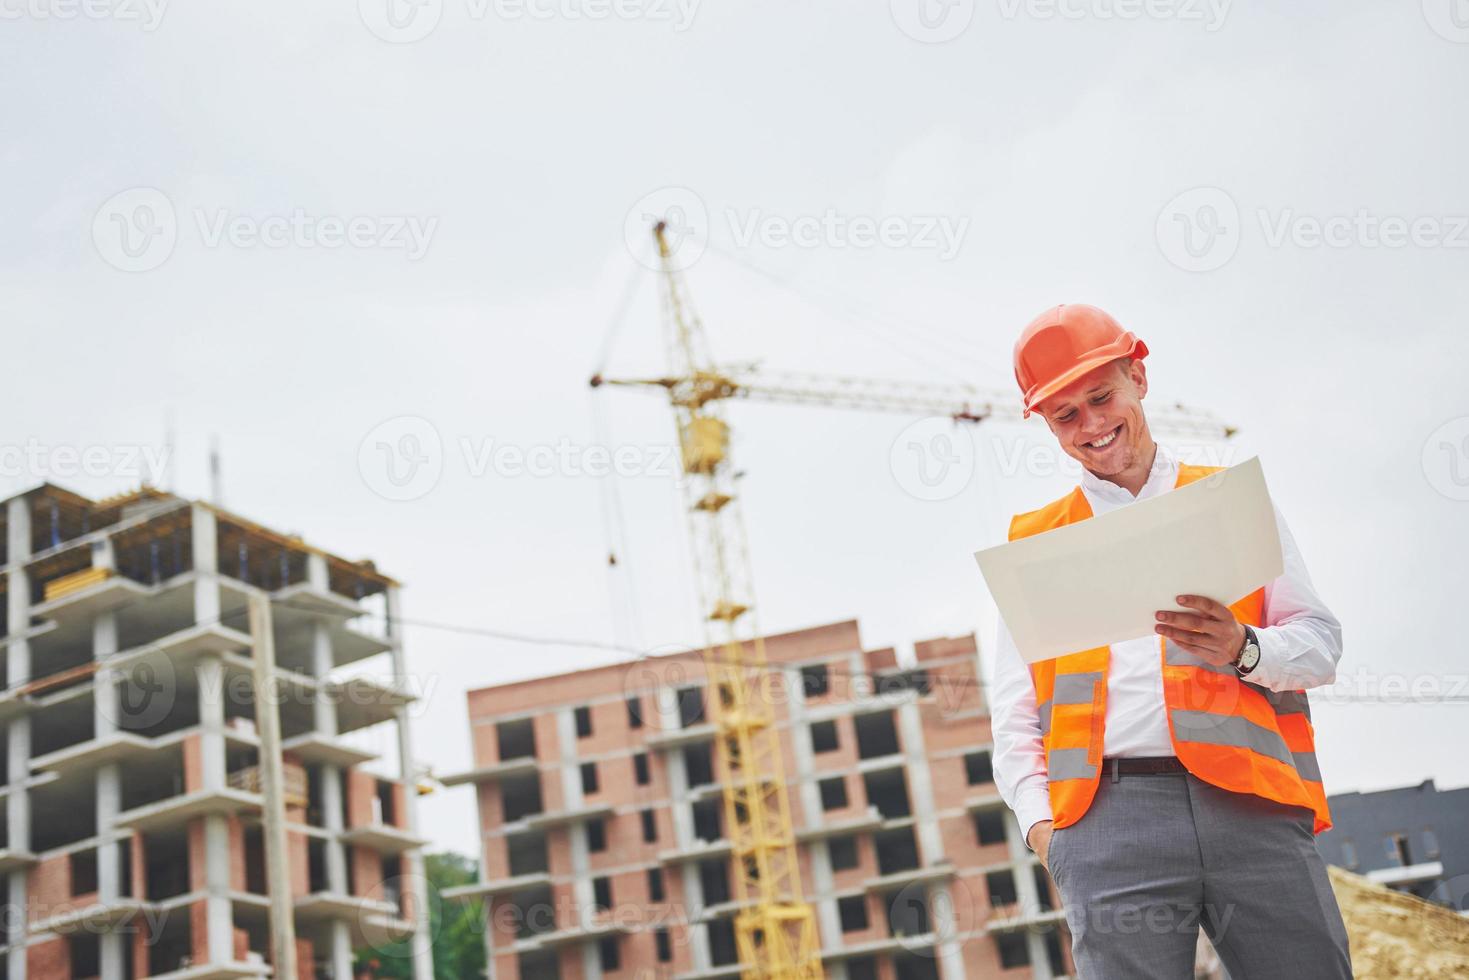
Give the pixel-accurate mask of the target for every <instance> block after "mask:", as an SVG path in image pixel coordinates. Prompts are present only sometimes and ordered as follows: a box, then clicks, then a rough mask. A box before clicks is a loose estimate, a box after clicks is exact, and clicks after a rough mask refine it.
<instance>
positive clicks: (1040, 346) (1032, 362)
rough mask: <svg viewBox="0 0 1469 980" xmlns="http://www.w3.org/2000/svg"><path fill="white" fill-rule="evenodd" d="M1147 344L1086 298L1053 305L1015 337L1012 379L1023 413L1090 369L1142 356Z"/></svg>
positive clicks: (1032, 408)
mask: <svg viewBox="0 0 1469 980" xmlns="http://www.w3.org/2000/svg"><path fill="white" fill-rule="evenodd" d="M1147 356H1148V345H1147V344H1145V343H1143V342H1142V341H1141V340H1139V339H1138V338H1137V337H1136V336H1135V335H1134V334H1132V333H1131V332H1129V331H1127V330H1123V329H1122V325H1121V324H1120V323H1118V322H1117V321H1116V320H1114V319H1112V317H1111V316H1109V315H1108V314H1107V313H1106V312H1104V311H1102V310H1099V309H1097V308H1096V307H1095V306H1087V305H1086V304H1085V303H1065V304H1062V305H1061V306H1053V307H1051V308H1050V309H1049V310H1046V312H1044V313H1042V314H1041V315H1040V316H1038V317H1036V318H1035V319H1034V320H1032V321H1030V325H1029V326H1027V327H1026V328H1025V331H1024V332H1023V333H1021V335H1020V339H1019V340H1017V341H1016V342H1015V380H1016V382H1018V383H1019V385H1020V391H1021V393H1022V395H1023V396H1024V398H1025V415H1026V416H1027V417H1028V416H1029V415H1030V413H1031V412H1033V411H1035V407H1036V406H1037V405H1039V404H1040V403H1041V402H1043V401H1045V400H1046V399H1047V398H1049V397H1051V396H1052V395H1054V394H1055V393H1056V392H1058V391H1060V390H1061V389H1062V388H1064V387H1066V386H1067V385H1069V384H1071V382H1073V381H1075V380H1076V379H1077V378H1079V377H1081V376H1082V375H1083V374H1086V373H1087V372H1088V371H1090V370H1092V369H1093V368H1098V367H1101V366H1102V365H1103V364H1106V363H1107V362H1108V361H1115V360H1116V359H1117V358H1119V357H1131V358H1133V359H1134V360H1139V361H1140V360H1142V359H1143V358H1145V357H1147Z"/></svg>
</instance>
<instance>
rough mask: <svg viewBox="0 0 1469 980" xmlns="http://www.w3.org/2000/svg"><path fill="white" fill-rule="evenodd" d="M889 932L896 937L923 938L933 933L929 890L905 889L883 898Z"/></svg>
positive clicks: (890, 893)
mask: <svg viewBox="0 0 1469 980" xmlns="http://www.w3.org/2000/svg"><path fill="white" fill-rule="evenodd" d="M883 905H884V906H886V907H887V913H888V932H889V934H891V935H894V936H922V935H924V934H925V933H928V932H931V931H933V926H932V925H931V924H930V923H929V915H928V889H926V888H904V889H902V890H901V891H895V892H889V893H888V894H886V895H884V896H883Z"/></svg>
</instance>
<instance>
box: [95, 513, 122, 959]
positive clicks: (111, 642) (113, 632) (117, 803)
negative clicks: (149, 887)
mask: <svg viewBox="0 0 1469 980" xmlns="http://www.w3.org/2000/svg"><path fill="white" fill-rule="evenodd" d="M99 562H101V563H103V564H105V565H106V566H107V567H111V562H112V543H111V542H110V541H99V542H96V543H95V544H94V545H93V547H92V563H93V564H94V565H96V564H98V563H99ZM116 653H117V613H115V612H104V613H100V614H99V615H98V616H97V617H96V618H94V619H93V620H92V659H93V660H96V661H97V662H99V663H105V662H106V661H107V660H108V658H110V657H112V656H113V655H114V654H116ZM118 684H119V678H118V676H117V674H116V673H115V672H114V671H112V670H111V669H109V668H107V667H101V668H100V669H98V671H97V673H96V675H95V677H94V679H93V684H92V699H93V710H92V726H93V734H94V735H95V737H97V738H99V739H102V738H107V737H109V736H111V735H115V734H116V733H117V731H118V729H119V727H120V726H119V721H120V720H121V719H120V715H119V708H120V704H119V701H120V698H119V691H118ZM96 778H97V837H98V839H99V841H100V843H99V844H98V845H97V899H98V901H100V902H101V903H102V904H104V905H107V904H109V903H112V902H116V901H117V900H118V899H119V898H121V897H122V893H123V886H124V882H123V880H122V844H121V843H120V842H119V841H118V840H117V839H116V838H115V837H114V836H113V835H114V834H115V833H116V823H117V814H118V812H119V811H120V810H121V809H122V772H121V768H120V767H119V765H118V764H117V763H115V762H113V763H109V764H107V765H105V766H101V767H99V768H98V769H97V777H96ZM126 939H127V935H126V934H125V933H119V932H112V931H108V932H104V933H102V934H101V936H100V937H99V938H98V945H99V948H100V961H101V967H102V978H103V980H123V977H124V976H125V975H126V973H125V970H126V964H125V962H124V959H125V957H126V956H127V949H128V947H127V943H126V942H125V940H126Z"/></svg>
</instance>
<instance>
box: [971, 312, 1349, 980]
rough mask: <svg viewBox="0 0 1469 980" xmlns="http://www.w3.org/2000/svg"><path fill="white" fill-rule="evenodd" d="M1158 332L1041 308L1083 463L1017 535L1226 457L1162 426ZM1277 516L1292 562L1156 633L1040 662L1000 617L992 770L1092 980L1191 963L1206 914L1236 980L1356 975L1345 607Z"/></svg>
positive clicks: (1055, 410)
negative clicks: (1331, 783)
mask: <svg viewBox="0 0 1469 980" xmlns="http://www.w3.org/2000/svg"><path fill="white" fill-rule="evenodd" d="M1147 354H1148V349H1147V346H1146V345H1145V344H1144V343H1143V342H1142V341H1141V340H1139V339H1138V338H1137V337H1135V336H1134V335H1133V334H1131V333H1129V332H1127V331H1125V330H1123V329H1122V327H1121V326H1120V325H1118V323H1117V322H1116V321H1115V320H1113V319H1112V317H1110V316H1108V315H1107V314H1106V313H1104V312H1102V311H1101V310H1099V309H1097V308H1095V307H1092V306H1084V305H1066V306H1058V307H1055V308H1054V309H1051V310H1047V311H1046V312H1045V313H1042V314H1041V315H1040V316H1039V317H1037V318H1036V319H1035V320H1034V321H1033V322H1032V323H1031V324H1030V325H1029V326H1028V327H1026V329H1025V331H1024V333H1022V334H1021V337H1020V340H1019V341H1018V342H1017V344H1016V345H1015V377H1016V380H1017V381H1018V382H1019V384H1020V389H1021V391H1022V393H1023V395H1024V404H1025V414H1026V415H1027V416H1028V415H1030V414H1031V413H1032V412H1037V413H1039V414H1040V415H1041V416H1042V417H1043V418H1044V419H1045V420H1046V424H1047V425H1048V426H1049V427H1050V429H1051V433H1052V434H1053V435H1054V436H1055V437H1056V441H1057V442H1058V443H1059V444H1060V447H1061V449H1062V451H1064V452H1065V453H1066V455H1068V456H1070V457H1071V458H1072V459H1075V460H1076V461H1077V462H1079V463H1080V464H1081V466H1082V468H1083V473H1082V480H1081V485H1080V486H1079V487H1077V488H1076V489H1075V490H1073V491H1072V492H1071V493H1070V494H1068V495H1067V496H1065V497H1063V498H1061V499H1060V500H1058V501H1055V502H1054V503H1052V504H1049V505H1047V506H1046V507H1042V508H1040V509H1039V510H1036V511H1032V512H1030V513H1028V514H1021V515H1018V516H1016V517H1015V518H1014V520H1013V521H1012V522H1011V527H1010V537H1011V539H1012V540H1013V539H1015V538H1020V537H1025V536H1027V535H1030V534H1038V533H1043V532H1045V531H1047V530H1050V529H1052V528H1055V527H1059V526H1062V525H1064V524H1069V523H1073V522H1075V521H1079V520H1085V519H1086V518H1088V517H1090V516H1092V515H1093V514H1100V513H1106V512H1107V511H1110V510H1115V509H1116V508H1118V507H1123V506H1126V505H1127V504H1129V503H1132V502H1133V501H1134V500H1142V499H1147V498H1150V497H1155V496H1157V495H1158V494H1160V493H1166V492H1167V491H1169V490H1171V489H1173V488H1174V487H1175V486H1179V485H1182V484H1185V483H1189V482H1192V481H1193V480H1195V479H1198V478H1200V477H1201V476H1204V475H1206V474H1207V473H1209V472H1212V470H1210V469H1208V468H1204V467H1195V466H1188V465H1186V464H1183V463H1180V462H1179V461H1178V459H1177V458H1176V457H1175V456H1174V455H1173V454H1171V453H1170V452H1169V451H1168V450H1167V449H1165V448H1163V447H1161V446H1159V445H1157V444H1156V443H1155V442H1154V441H1153V437H1152V434H1151V433H1150V432H1149V431H1148V420H1147V417H1146V416H1145V415H1144V413H1143V405H1142V403H1143V398H1144V396H1146V395H1147V392H1148V376H1147V372H1146V370H1145V369H1144V367H1143V358H1145V357H1146V356H1147ZM1276 520H1277V523H1278V525H1279V529H1280V540H1281V547H1282V549H1283V551H1284V560H1285V573H1284V574H1283V575H1282V576H1281V577H1280V578H1278V579H1276V580H1275V581H1273V582H1271V583H1269V584H1267V585H1265V586H1264V588H1262V589H1260V590H1259V591H1257V592H1255V593H1254V594H1252V595H1250V596H1247V597H1246V598H1245V599H1243V600H1241V601H1240V602H1237V603H1235V604H1234V605H1233V606H1224V605H1222V604H1220V603H1219V602H1216V601H1214V599H1211V598H1208V597H1205V596H1196V595H1181V596H1178V605H1179V608H1176V609H1167V610H1159V611H1158V613H1157V626H1156V632H1155V635H1152V636H1143V637H1138V638H1137V639H1133V640H1128V641H1126V642H1123V643H1114V644H1112V645H1111V646H1110V648H1109V647H1105V646H1104V647H1098V648H1096V649H1094V650H1084V651H1078V652H1076V653H1073V654H1068V655H1067V656H1064V657H1059V658H1056V659H1052V660H1043V661H1040V662H1038V663H1036V664H1033V665H1030V666H1029V667H1027V666H1026V664H1025V663H1024V662H1023V661H1022V660H1021V658H1020V655H1019V653H1018V652H1017V650H1016V648H1015V644H1014V641H1013V640H1012V639H1011V637H1010V633H1009V630H1008V629H1006V628H1005V626H1004V624H1003V623H1002V624H1001V626H1000V636H999V644H998V654H997V661H996V666H995V681H994V688H993V691H992V698H991V700H992V702H993V713H994V738H995V781H996V783H997V784H998V785H999V789H1000V792H1001V794H1003V796H1004V798H1005V801H1006V803H1008V804H1009V805H1010V807H1011V809H1013V810H1014V811H1015V814H1016V817H1017V818H1018V820H1019V823H1020V827H1021V829H1022V830H1023V831H1024V833H1025V839H1026V842H1027V843H1028V844H1029V845H1030V847H1031V848H1032V849H1033V850H1034V851H1035V852H1036V854H1037V855H1038V856H1039V857H1040V860H1041V862H1042V863H1043V864H1045V865H1046V869H1047V870H1048V871H1049V872H1050V873H1051V876H1052V878H1053V879H1054V880H1055V882H1056V886H1057V888H1058V889H1059V890H1060V892H1061V896H1062V900H1063V903H1064V905H1065V909H1066V921H1067V925H1068V926H1069V928H1070V930H1071V935H1072V955H1073V958H1074V959H1075V960H1076V964H1077V969H1078V970H1079V972H1080V975H1081V976H1082V977H1083V978H1086V980H1112V978H1118V980H1133V978H1137V977H1160V978H1180V980H1183V978H1189V977H1192V976H1193V962H1194V955H1195V946H1196V944H1197V940H1198V931H1199V928H1200V926H1201V925H1202V927H1203V928H1204V930H1205V931H1206V932H1207V933H1208V935H1209V938H1210V939H1211V940H1212V941H1213V943H1214V946H1215V948H1216V949H1217V950H1218V952H1219V956H1220V959H1221V960H1222V961H1223V963H1224V965H1225V967H1226V968H1227V969H1228V970H1229V973H1230V977H1231V980H1256V978H1276V977H1289V978H1292V980H1313V978H1318V977H1320V978H1337V977H1350V976H1351V962H1350V960H1349V958H1348V952H1347V937H1346V930H1345V928H1344V927H1343V925H1342V920H1341V913H1340V912H1339V911H1338V909H1337V906H1336V899H1335V897H1334V896H1333V895H1332V891H1331V885H1330V883H1329V881H1328V879H1327V876H1326V869H1325V867H1324V865H1323V863H1322V860H1321V856H1320V854H1319V853H1318V852H1317V849H1316V842H1315V838H1314V834H1315V833H1319V832H1320V831H1322V830H1325V829H1326V828H1328V827H1329V826H1330V825H1331V824H1330V819H1329V815H1328V813H1327V808H1326V795H1325V792H1324V791H1323V789H1322V787H1321V775H1320V771H1319V770H1318V769H1317V767H1316V761H1315V745H1314V733H1313V731H1312V728H1311V723H1310V707H1309V705H1308V703H1307V701H1306V696H1305V693H1304V691H1303V690H1302V689H1304V688H1309V687H1315V686H1317V685H1321V684H1327V683H1330V682H1331V681H1332V679H1333V678H1334V677H1335V674H1336V664H1337V661H1338V660H1339V659H1340V657H1341V626H1340V624H1339V623H1338V622H1337V619H1336V617H1335V616H1333V615H1332V614H1331V612H1330V611H1329V610H1328V609H1327V608H1326V607H1325V605H1323V604H1322V602H1321V600H1320V599H1319V598H1317V596H1316V593H1315V591H1314V590H1313V589H1312V587H1311V581H1310V578H1309V577H1308V576H1307V574H1306V568H1305V565H1304V564H1303V562H1302V560H1301V555H1300V552H1299V551H1298V550H1297V548H1296V544H1295V541H1294V540H1293V539H1292V538H1291V535H1290V531H1289V529H1287V527H1286V526H1285V522H1284V521H1283V520H1281V518H1280V515H1279V513H1277V514H1276ZM1219 598H1224V599H1228V598H1232V597H1228V596H1224V597H1219Z"/></svg>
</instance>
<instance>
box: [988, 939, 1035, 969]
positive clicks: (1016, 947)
mask: <svg viewBox="0 0 1469 980" xmlns="http://www.w3.org/2000/svg"><path fill="white" fill-rule="evenodd" d="M995 944H996V945H997V946H998V947H999V949H1000V966H1001V967H1002V968H1004V969H1006V970H1010V969H1014V968H1015V967H1017V966H1029V965H1030V947H1029V946H1028V945H1026V942H1025V933H1023V932H1002V933H1000V934H999V935H998V936H996V937H995Z"/></svg>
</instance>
